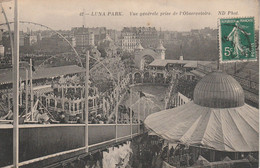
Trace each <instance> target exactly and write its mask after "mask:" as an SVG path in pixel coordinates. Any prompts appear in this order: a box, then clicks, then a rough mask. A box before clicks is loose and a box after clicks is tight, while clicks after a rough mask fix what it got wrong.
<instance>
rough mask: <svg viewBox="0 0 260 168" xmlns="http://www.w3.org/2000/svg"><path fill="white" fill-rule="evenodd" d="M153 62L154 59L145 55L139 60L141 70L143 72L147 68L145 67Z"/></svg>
mask: <svg viewBox="0 0 260 168" xmlns="http://www.w3.org/2000/svg"><path fill="white" fill-rule="evenodd" d="M153 61H154V58H153V57H152V56H151V55H145V56H143V58H142V60H141V70H144V69H146V68H147V66H148V65H149V64H150V63H151V62H153Z"/></svg>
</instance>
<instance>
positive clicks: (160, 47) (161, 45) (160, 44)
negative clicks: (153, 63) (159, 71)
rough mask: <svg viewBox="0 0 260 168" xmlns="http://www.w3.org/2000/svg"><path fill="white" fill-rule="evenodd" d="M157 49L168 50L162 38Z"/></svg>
mask: <svg viewBox="0 0 260 168" xmlns="http://www.w3.org/2000/svg"><path fill="white" fill-rule="evenodd" d="M156 50H164V51H165V50H166V49H165V48H164V46H163V44H162V40H160V42H159V45H158V47H157V48H156Z"/></svg>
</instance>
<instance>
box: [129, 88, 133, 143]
mask: <svg viewBox="0 0 260 168" xmlns="http://www.w3.org/2000/svg"><path fill="white" fill-rule="evenodd" d="M132 98H133V97H132V88H130V106H129V110H130V113H129V114H130V125H131V138H133V111H132V109H131V105H132Z"/></svg>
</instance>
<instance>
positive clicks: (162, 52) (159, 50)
mask: <svg viewBox="0 0 260 168" xmlns="http://www.w3.org/2000/svg"><path fill="white" fill-rule="evenodd" d="M165 50H166V49H165V48H164V47H163V44H162V40H160V43H159V45H158V47H157V48H156V52H157V53H158V54H159V56H160V57H161V59H162V60H165Z"/></svg>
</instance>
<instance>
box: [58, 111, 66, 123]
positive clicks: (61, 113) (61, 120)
mask: <svg viewBox="0 0 260 168" xmlns="http://www.w3.org/2000/svg"><path fill="white" fill-rule="evenodd" d="M59 120H60V123H63V124H64V123H67V122H68V119H67V117H66V115H65V113H64V112H60V116H59Z"/></svg>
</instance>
